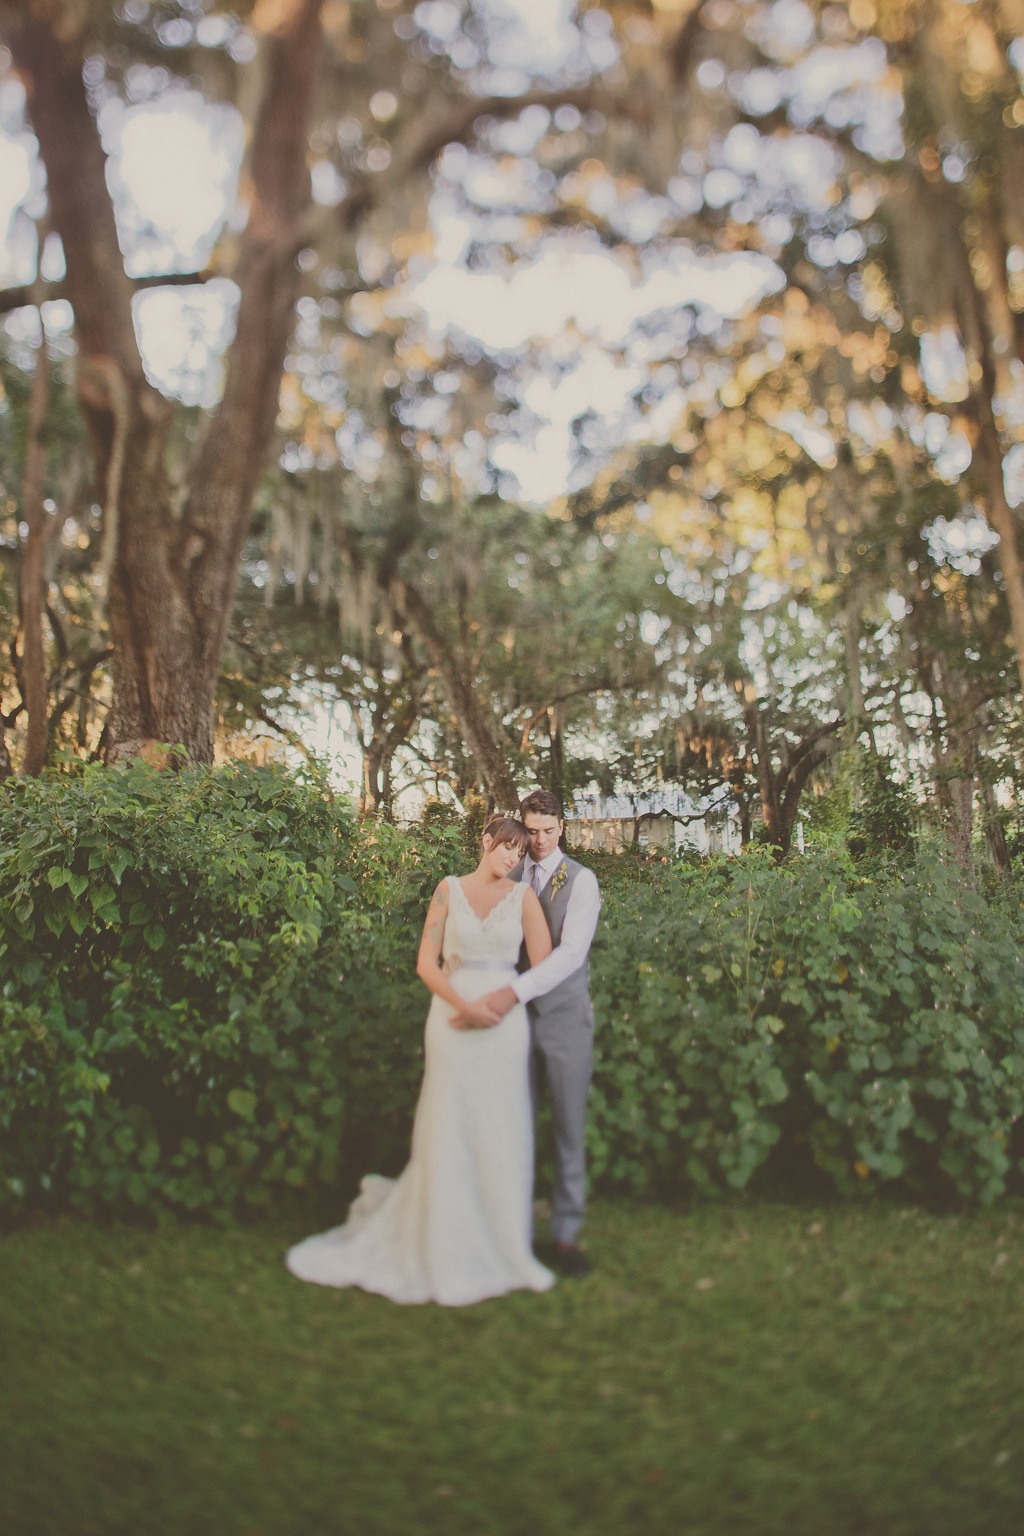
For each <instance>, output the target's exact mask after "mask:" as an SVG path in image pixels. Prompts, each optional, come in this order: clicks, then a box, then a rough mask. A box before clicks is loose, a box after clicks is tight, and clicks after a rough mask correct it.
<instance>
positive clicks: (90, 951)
mask: <svg viewBox="0 0 1024 1536" xmlns="http://www.w3.org/2000/svg"><path fill="white" fill-rule="evenodd" d="M886 825H889V824H888V823H886ZM470 841H471V838H470V836H469V835H468V833H467V829H466V828H465V827H463V826H461V825H443V824H442V825H429V824H428V825H425V826H423V827H421V828H419V829H417V830H415V831H414V832H410V833H402V832H398V831H396V830H395V829H394V828H392V827H390V826H388V825H387V824H385V823H383V822H380V821H378V820H374V821H364V822H362V823H359V822H357V821H356V820H355V819H354V818H353V815H352V812H351V810H350V808H349V807H348V805H347V804H346V803H344V802H342V801H339V800H338V799H337V798H336V797H335V796H334V794H333V793H332V792H331V791H330V790H329V789H328V788H327V787H326V785H325V783H324V781H323V780H322V779H321V778H320V777H319V775H318V774H317V772H315V771H310V772H309V773H307V774H305V775H304V776H302V777H301V778H299V779H293V778H289V777H288V776H287V775H285V774H283V773H281V772H280V771H276V770H270V769H258V768H252V767H243V766H235V767H229V768H221V769H218V770H213V771H201V772H189V773H182V774H177V775H170V774H161V773H159V772H156V771H155V770H152V769H149V768H146V767H145V766H143V765H138V766H136V767H135V768H132V769H129V770H123V771H112V770H104V769H100V768H96V767H88V768H86V769H85V770H84V771H83V772H81V773H76V774H61V775H55V774H51V775H49V776H46V777H44V778H42V779H40V780H37V781H21V782H18V781H14V782H12V783H10V784H9V785H8V786H7V787H6V788H5V789H4V790H3V792H2V794H0V850H2V851H0V891H2V892H3V895H2V898H0V974H2V977H3V986H2V991H0V1024H2V1029H0V1127H2V1129H3V1138H2V1141H3V1168H2V1176H0V1200H2V1202H3V1204H4V1205H5V1206H6V1208H7V1209H8V1210H10V1211H12V1212H16V1211H18V1210H23V1209H26V1208H30V1207H34V1206H38V1205H40V1204H43V1205H51V1206H61V1205H64V1204H66V1203H68V1202H70V1203H71V1204H72V1205H75V1206H79V1207H82V1208H85V1209H89V1210H100V1209H105V1210H131V1209H135V1210H138V1211H146V1212H156V1211H159V1210H161V1209H174V1210H179V1211H190V1212H209V1213H225V1212H229V1211H235V1212H237V1211H242V1210H246V1209H251V1208H253V1207H264V1206H267V1205H268V1204H269V1203H271V1202H276V1201H277V1200H279V1199H280V1198H281V1197H282V1196H283V1195H285V1194H287V1193H288V1192H291V1193H292V1194H293V1195H295V1196H298V1195H303V1196H307V1197H308V1196H310V1195H314V1194H317V1193H318V1192H320V1193H322V1192H325V1191H328V1190H330V1189H332V1188H334V1187H336V1186H337V1184H339V1183H340V1184H341V1185H342V1186H343V1187H351V1186H352V1185H353V1184H354V1182H355V1180H356V1179H357V1177H358V1176H359V1175H360V1174H362V1173H364V1172H365V1171H366V1169H367V1167H373V1168H379V1169H380V1170H381V1171H384V1172H389V1171H394V1170H396V1169H397V1168H398V1167H400V1166H401V1164H402V1162H403V1161H404V1159H405V1156H406V1154H407V1148H408V1137H409V1131H410V1125H411V1116H412V1110H413V1106H414V1104H415V1100H416V1095H417V1091H418V1087H419V1082H420V1076H421V1071H422V1047H421V1040H422V1029H423V1020H424V1017H425V1014H426V1006H427V997H426V993H425V992H424V989H423V988H422V985H421V984H420V983H419V982H418V981H417V980H416V977H415V970H414V963H415V951H416V945H417V942H418V938H419V933H420V928H421V923H422V917H423V914H424V912H425V910H426V906H427V903H428V901H429V897H430V892H431V890H432V889H433V886H434V884H435V882H436V881H437V880H438V879H439V878H441V877H442V876H443V875H445V874H447V873H451V872H454V871H457V870H460V869H466V868H468V867H471V864H472V861H473V853H472V851H471V849H470ZM583 857H585V858H587V859H588V862H590V863H592V864H593V865H594V867H595V868H596V869H597V872H598V875H599V879H600V880H601V881H602V882H603V886H604V893H605V912H604V916H603V918H602V922H601V925H600V927H599V930H598V937H597V940H596V942H595V946H594V950H593V957H592V961H593V994H594V1000H595V1008H596V1013H597V1019H598V1030H597V1064H596V1069H595V1078H594V1087H593V1096H592V1104H591V1114H590V1119H589V1132H588V1134H589V1138H590V1156H591V1166H592V1171H593V1175H594V1179H595V1182H596V1185H597V1187H598V1188H600V1189H608V1190H612V1189H618V1190H629V1191H632V1192H634V1193H651V1194H661V1195H671V1196H673V1197H676V1196H678V1195H680V1194H683V1193H686V1192H687V1191H700V1192H704V1193H708V1192H711V1191H714V1190H717V1189H733V1190H738V1189H743V1188H746V1187H747V1186H748V1185H750V1184H751V1182H752V1181H755V1180H756V1181H761V1182H762V1183H764V1184H766V1185H768V1186H771V1187H773V1188H777V1187H778V1184H779V1181H780V1180H781V1181H783V1182H786V1181H789V1182H790V1183H792V1182H793V1181H795V1182H796V1185H797V1186H798V1187H799V1185H800V1183H801V1182H803V1183H804V1184H806V1181H807V1180H808V1179H809V1178H812V1177H813V1176H814V1170H817V1175H816V1176H817V1177H819V1178H824V1179H825V1180H827V1181H828V1182H829V1183H830V1184H831V1185H832V1186H833V1187H834V1188H835V1189H836V1190H838V1191H840V1192H841V1193H843V1194H850V1195H852V1194H863V1193H865V1192H869V1191H871V1190H873V1189H875V1188H879V1187H885V1186H889V1185H891V1186H892V1187H893V1188H894V1189H899V1190H901V1191H904V1192H912V1193H913V1194H915V1195H919V1196H923V1197H928V1198H932V1197H946V1196H949V1195H953V1194H955V1195H957V1196H959V1197H963V1198H970V1199H977V1200H981V1201H986V1202H987V1201H991V1200H994V1199H996V1198H997V1197H998V1196H1000V1195H1001V1194H1002V1193H1003V1192H1004V1191H1005V1190H1006V1189H1007V1188H1008V1187H1013V1188H1019V1179H1020V1171H1021V1170H1020V1166H1019V1164H1020V1155H1021V1149H1020V1147H1019V1146H1017V1147H1014V1144H1013V1141H1012V1137H1013V1135H1014V1126H1015V1124H1016V1122H1018V1121H1019V1119H1020V1117H1021V1115H1022V1113H1024V1028H1022V1025H1021V1019H1020V1006H1019V999H1020V990H1021V985H1022V981H1024V976H1022V969H1021V968H1022V964H1024V962H1022V959H1021V954H1022V948H1021V940H1022V937H1024V935H1022V933H1021V919H1020V911H1021V906H1020V900H1019V895H1018V893H1017V891H1016V888H1015V887H1014V888H1013V889H1012V890H1010V889H1002V888H999V887H994V888H993V889H992V890H987V889H985V888H984V886H980V887H975V888H971V887H970V886H967V885H965V883H964V881H963V879H962V877H961V876H960V873H959V871H957V870H956V869H955V868H951V867H950V866H949V865H948V864H946V863H944V862H943V861H942V860H941V859H940V858H938V857H937V856H936V854H935V852H934V850H932V849H931V847H930V846H925V848H924V849H923V850H922V852H921V853H920V854H919V855H918V856H917V857H914V856H912V855H911V854H910V853H907V852H904V853H902V854H901V855H900V857H899V858H893V857H889V856H886V855H884V854H880V855H879V856H878V857H877V858H876V859H875V860H871V861H866V860H862V861H860V862H859V864H858V865H856V866H854V864H853V863H852V862H851V861H850V859H849V856H848V855H846V854H844V853H842V852H834V851H823V852H821V853H818V854H813V855H809V856H807V857H805V858H802V859H794V860H791V861H788V862H786V863H784V864H783V865H782V866H781V867H779V866H775V865H773V864H772V862H771V859H770V855H769V854H768V852H767V851H766V850H758V849H753V848H752V849H751V850H749V851H748V853H747V854H746V855H745V856H744V857H743V858H742V859H739V860H735V861H731V862H729V861H725V860H720V859H719V860H712V861H710V862H694V861H692V860H680V861H678V862H677V861H672V860H670V859H668V858H662V859H647V860H644V861H638V860H636V859H633V858H631V857H629V856H623V857H620V858H618V859H615V858H612V857H610V856H605V857H603V858H602V857H601V856H600V855H597V856H588V855H583ZM868 864H870V865H871V867H870V868H868V867H867V865H868Z"/></svg>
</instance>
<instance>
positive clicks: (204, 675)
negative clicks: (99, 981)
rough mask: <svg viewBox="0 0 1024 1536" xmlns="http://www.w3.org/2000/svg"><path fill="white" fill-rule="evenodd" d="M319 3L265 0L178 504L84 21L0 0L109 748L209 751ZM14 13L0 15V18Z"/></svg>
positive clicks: (293, 283) (277, 344) (203, 754)
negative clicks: (238, 230)
mask: <svg viewBox="0 0 1024 1536" xmlns="http://www.w3.org/2000/svg"><path fill="white" fill-rule="evenodd" d="M321 4H322V0H279V3H278V4H277V5H276V7H275V9H274V12H273V30H272V32H271V34H270V35H269V36H268V37H267V39H266V42H265V46H266V48H267V50H268V57H267V68H266V76H265V79H266V84H265V89H264V93H263V98H262V102H261V106H260V110H259V113H258V116H257V121H256V124H255V129H254V133H253V140H252V151H251V159H250V167H249V171H250V179H251V195H250V204H249V216H248V222H247V224H246V228H245V232H244V234H243V236H242V239H241V247H240V257H239V264H238V269H237V272H236V274H235V276H236V282H237V284H238V288H239V294H240V298H239V309H238V321H237V330H236V335H235V339H234V342H233V344H232V346H231V348H230V351H229V353H228V357H227V362H226V380H225V389H224V396H223V399H222V401H221V403H220V405H219V407H218V408H217V410H216V411H215V413H214V415H213V417H212V419H211V420H210V422H209V425H208V428H207V431H206V434H205V437H204V439H203V442H202V444H201V446H200V448H199V450H198V452H197V454H196V456H195V459H194V461H193V463H192V466H191V469H190V472H189V474H188V476H187V481H186V491H185V498H184V504H183V505H182V506H181V507H180V509H179V508H178V507H177V506H176V504H175V496H174V492H173V489H172V484H171V479H170V475H169V472H168V466H167V462H166V457H165V439H166V432H167V426H168V421H169V416H170V413H171V409H172V407H171V406H170V404H169V402H167V401H166V400H164V399H163V398H162V397H161V396H160V395H159V394H158V393H157V392H156V391H155V390H154V389H153V388H152V387H151V386H150V385H149V384H148V383H147V381H146V378H145V374H144V371H143V367H142V359H141V357H140V355H139V350H138V345H137V343H136V339H135V332H134V326H133V322H132V311H131V300H132V292H133V288H132V284H131V282H130V280H129V278H128V277H127V275H126V274H125V270H124V263H123V259H122V256H121V252H120V248H119V246H118V240H117V231H116V226H115V222H114V210H113V205H112V202H111V199H110V195H109V192H108V190H107V182H106V157H105V154H104V151H103V147H102V145H101V143H100V138H99V133H98V130H97V126H96V122H95V119H94V118H93V115H92V112H91V110H90V107H89V102H88V98H87V94H86V89H85V85H84V82H83V78H82V63H83V56H84V53H85V51H86V49H87V47H88V39H87V38H86V37H85V36H84V35H78V36H74V35H73V34H72V32H71V24H65V25H64V26H63V27H62V28H61V30H60V32H59V35H58V22H57V21H56V20H53V21H51V20H49V19H48V18H47V15H46V13H44V12H42V11H39V12H36V13H34V14H32V15H30V16H29V15H26V14H25V10H23V9H22V8H20V7H19V8H17V9H16V10H15V9H14V8H13V7H11V6H6V7H4V9H3V13H2V14H3V17H4V21H5V40H6V41H7V42H8V43H9V46H10V47H11V50H12V54H13V57H14V61H15V65H16V67H17V68H18V70H19V72H20V74H21V76H22V79H23V81H24V83H25V87H26V92H27V97H28V109H29V114H30V117H31V120H32V125H33V127H34V129H35V131H36V135H37V137H38V140H39V147H40V153H41V155H42V159H43V162H44V164H45V166H46V172H47V186H48V195H49V203H50V214H49V216H50V223H51V225H52V227H53V228H54V229H55V230H56V232H57V233H58V234H59V235H60V237H61V241H62V243H63V246H64V255H65V260H66V264H67V282H66V288H67V294H68V297H69V299H70V301H71V304H72V308H73V310H74V314H75V335H76V341H77V345H78V368H77V390H78V397H79V402H80V405H81V407H82V411H83V415H84V418H85V422H86V425H87V427H88V430H89V436H90V440H91V444H92V450H93V460H94V465H95V470H96V480H97V496H98V500H99V501H100V503H101V505H102V508H103V524H104V526H103V555H102V559H101V572H102V576H103V577H104V578H105V583H106V596H107V610H108V622H109V628H110V636H111V641H112V643H113V648H114V651H113V657H112V662H111V672H112V679H113V703H112V708H111V712H110V716H109V721H108V729H107V732H106V736H107V756H108V758H110V759H121V758H126V757H127V758H130V757H132V756H134V755H136V754H137V753H139V752H144V751H146V750H147V747H148V746H149V745H150V744H152V743H153V742H163V743H169V744H171V745H172V746H174V747H175V748H176V749H178V750H179V752H180V754H181V755H182V756H183V757H184V758H185V759H186V760H188V761H192V762H209V761H210V759H211V758H212V755H213V700H214V692H215V689H216V685H217V678H218V673H219V668H220V660H221V652H222V649H223V644H224V638H225V633H226V627H227V622H228V618H229V615H230V609H231V601H232V595H233V592H234V586H235V580H236V575H237V568H238V560H239V555H240V551H241V546H242V541H243V539H244V537H245V533H246V530H247V527H248V523H249V515H250V510H251V506H252V498H253V493H254V489H255V483H256V478H257V476H258V474H259V472H260V468H261V466H262V463H263V459H264V456H265V454H266V451H267V448H268V445H269V442H270V439H271V435H272V432H273V427H274V422H275V418H276V413H277V400H278V389H279V385H280V377H281V371H282V367H283V362H284V356H285V349H286V346H287V343H288V338H289V335H290V332H291V326H292V314H293V309H294V303H295V299H296V296H297V285H298V272H297V269H296V265H295V255H296V244H297V242H298V239H299V235H298V228H299V224H300V219H301V216H302V214H303V212H304V211H305V209H306V206H307V204H308V200H309V176H308V170H307V163H306V160H307V128H308V119H309V114H310V106H311V98H312V92H313V86H314V82H315V76H316V64H317V52H318V43H319V39H320V9H321ZM12 14H13V16H14V18H15V19H14V20H13V21H12V20H10V19H9V18H10V17H11V16H12Z"/></svg>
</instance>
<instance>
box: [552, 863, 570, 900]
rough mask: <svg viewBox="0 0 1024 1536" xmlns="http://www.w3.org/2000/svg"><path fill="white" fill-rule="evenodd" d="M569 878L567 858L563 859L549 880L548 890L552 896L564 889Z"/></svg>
mask: <svg viewBox="0 0 1024 1536" xmlns="http://www.w3.org/2000/svg"><path fill="white" fill-rule="evenodd" d="M568 878H569V869H568V866H567V865H566V862H565V860H564V859H563V860H562V862H561V864H559V866H558V868H557V869H556V870H555V872H554V874H553V875H552V876H551V879H550V880H549V881H548V890H549V891H550V892H551V894H552V896H557V895H558V893H559V891H560V890H561V889H562V886H563V885H564V884H565V882H566V881H567V880H568Z"/></svg>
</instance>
